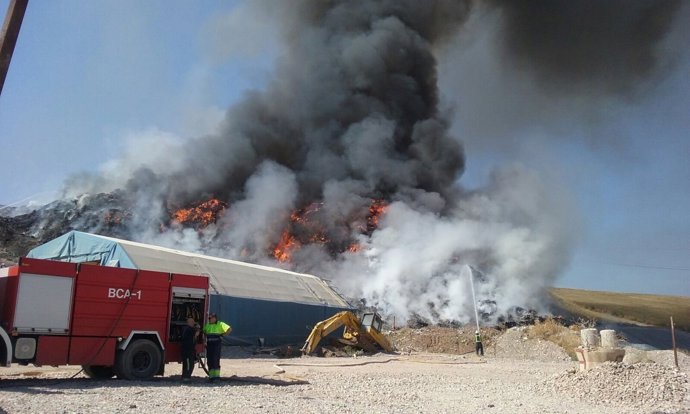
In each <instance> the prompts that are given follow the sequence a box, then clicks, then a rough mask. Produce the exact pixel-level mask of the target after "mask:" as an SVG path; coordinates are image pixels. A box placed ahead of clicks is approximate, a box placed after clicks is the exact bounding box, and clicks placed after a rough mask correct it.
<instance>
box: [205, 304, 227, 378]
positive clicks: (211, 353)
mask: <svg viewBox="0 0 690 414" xmlns="http://www.w3.org/2000/svg"><path fill="white" fill-rule="evenodd" d="M231 331H232V327H230V325H228V324H226V323H224V322H221V321H219V320H218V316H217V315H216V314H215V313H212V314H210V315H208V323H207V324H206V325H204V335H206V361H207V363H208V378H209V380H211V381H216V380H217V379H218V378H220V348H221V344H222V342H221V337H223V336H226V335H228V334H230V332H231Z"/></svg>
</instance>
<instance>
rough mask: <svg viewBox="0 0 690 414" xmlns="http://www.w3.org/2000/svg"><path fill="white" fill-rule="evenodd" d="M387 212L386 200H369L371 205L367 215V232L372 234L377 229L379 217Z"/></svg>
mask: <svg viewBox="0 0 690 414" xmlns="http://www.w3.org/2000/svg"><path fill="white" fill-rule="evenodd" d="M386 210H388V203H387V202H386V200H382V199H374V200H371V205H370V206H369V215H368V216H367V231H368V232H370V233H371V232H373V231H374V230H376V229H377V228H378V227H379V221H380V220H381V216H382V215H384V214H385V213H386Z"/></svg>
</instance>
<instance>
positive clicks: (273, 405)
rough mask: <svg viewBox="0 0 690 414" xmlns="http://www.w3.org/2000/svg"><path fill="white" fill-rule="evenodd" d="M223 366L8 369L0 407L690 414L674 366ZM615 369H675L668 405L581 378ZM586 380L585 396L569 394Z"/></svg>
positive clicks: (448, 360) (473, 360) (415, 361)
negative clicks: (141, 375)
mask: <svg viewBox="0 0 690 414" xmlns="http://www.w3.org/2000/svg"><path fill="white" fill-rule="evenodd" d="M222 367H223V375H224V376H225V378H224V380H223V381H222V382H220V383H216V384H209V383H208V382H207V381H206V380H205V379H204V378H202V374H203V372H202V371H201V370H200V369H196V370H195V373H194V375H195V378H193V380H192V382H190V383H186V384H182V383H181V382H180V381H179V374H180V365H179V364H169V365H168V366H167V367H166V376H165V377H163V378H157V379H155V380H153V381H147V382H130V381H121V380H115V379H113V380H107V381H95V380H91V379H88V378H84V377H83V376H81V375H80V376H78V377H76V378H73V379H69V377H71V376H72V375H74V374H75V373H77V372H78V371H79V369H78V368H77V367H67V368H55V369H49V368H40V369H36V368H31V367H22V368H8V369H5V371H2V373H0V407H2V409H3V410H4V411H5V412H8V413H37V412H41V413H115V412H117V413H142V412H146V413H159V412H161V413H162V412H165V413H195V412H208V411H212V412H213V411H215V410H222V411H223V412H243V413H262V414H265V413H291V412H300V413H324V412H339V413H462V412H484V413H491V412H496V413H603V412H607V413H614V412H615V413H652V412H688V413H690V400H689V399H688V397H687V394H688V392H687V391H688V390H687V388H688V384H687V376H686V375H685V374H684V373H682V372H681V373H678V372H677V371H675V370H669V371H663V372H662V371H658V372H657V371H654V370H650V369H637V370H622V371H621V370H620V369H609V370H608V371H605V372H604V371H602V372H597V373H595V374H593V375H589V376H588V374H583V373H575V370H574V369H575V367H576V363H574V362H572V361H562V360H561V361H558V362H545V361H528V360H515V359H508V358H497V357H491V356H487V357H486V358H478V357H475V356H474V355H470V356H458V355H445V354H414V353H413V354H406V355H375V356H370V357H358V358H316V357H303V358H295V359H272V358H238V359H235V358H233V359H223V361H222ZM659 367H660V368H663V369H666V368H667V367H665V366H662V365H661V364H659ZM617 370H618V371H621V372H624V373H625V375H626V376H627V377H626V378H629V377H630V376H634V375H636V373H638V372H639V373H642V374H644V375H648V376H651V377H654V376H658V375H661V376H664V375H667V374H668V375H671V376H672V377H673V378H671V377H669V378H666V379H665V381H666V382H665V384H671V385H672V388H673V389H672V390H671V391H668V392H666V393H661V394H660V395H662V397H664V398H666V399H668V401H666V400H664V401H659V400H657V399H655V398H654V396H653V395H652V394H650V395H639V398H638V397H637V394H631V395H635V404H629V401H625V400H623V401H621V400H620V399H615V398H610V399H606V398H604V397H601V396H600V395H598V394H597V389H596V388H597V387H595V386H593V385H592V383H591V381H590V382H589V383H588V382H587V381H588V379H587V378H588V377H591V378H592V381H597V383H599V382H600V383H601V387H604V388H605V387H607V381H608V380H607V375H615V374H616V373H615V372H614V371H617ZM22 373H23V374H22ZM669 373H671V374H669ZM658 379H659V378H658V377H657V380H658ZM646 380H647V379H646V378H641V379H639V378H638V379H637V380H636V381H638V382H639V381H646ZM626 381H627V380H626ZM582 383H588V392H587V393H576V392H573V391H574V388H573V387H577V386H578V384H582ZM636 383H637V382H635V384H636ZM573 384H574V385H573ZM611 384H613V386H617V385H616V384H618V383H617V382H615V381H613V382H611ZM656 391H657V394H658V390H656ZM610 392H615V390H611V389H608V391H607V393H610ZM628 392H634V390H633V391H630V390H628ZM607 393H603V394H602V395H604V396H605V395H607Z"/></svg>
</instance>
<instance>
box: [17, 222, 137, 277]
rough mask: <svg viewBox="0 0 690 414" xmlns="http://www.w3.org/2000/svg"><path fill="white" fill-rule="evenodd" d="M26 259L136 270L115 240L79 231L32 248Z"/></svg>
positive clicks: (132, 262)
mask: <svg viewBox="0 0 690 414" xmlns="http://www.w3.org/2000/svg"><path fill="white" fill-rule="evenodd" d="M26 257H29V258H36V259H52V260H60V261H63V262H71V263H83V262H98V263H99V264H101V265H103V266H112V267H125V268H129V269H136V268H137V266H136V265H135V264H134V261H133V260H132V259H131V258H130V257H129V256H128V255H127V252H126V251H125V250H124V249H123V248H122V246H121V245H120V243H118V241H117V239H110V238H107V237H103V236H97V235H95V234H90V233H82V232H80V231H70V232H69V233H66V234H63V235H62V236H60V237H58V238H56V239H53V240H51V241H49V242H47V243H45V244H42V245H40V246H37V247H34V248H33V249H32V250H31V251H30V252H29V253H28V254H27V255H26Z"/></svg>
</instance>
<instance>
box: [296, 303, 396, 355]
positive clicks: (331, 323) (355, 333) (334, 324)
mask: <svg viewBox="0 0 690 414" xmlns="http://www.w3.org/2000/svg"><path fill="white" fill-rule="evenodd" d="M363 321H364V322H365V323H364V324H362V323H361V322H360V321H359V319H357V316H355V314H354V313H352V312H350V311H342V312H338V313H336V314H335V315H333V316H331V317H330V318H328V319H326V320H323V321H321V322H319V323H317V324H316V325H315V326H314V329H312V331H311V333H310V334H309V337H308V338H307V340H306V342H305V343H304V346H303V347H302V352H303V353H304V354H305V355H309V354H311V353H313V352H314V351H315V350H316V347H318V346H319V342H321V340H322V339H323V338H324V337H325V336H328V335H329V334H330V333H332V332H334V331H335V330H336V329H338V328H340V327H341V326H345V333H344V335H343V336H344V337H345V338H346V339H354V340H356V341H357V342H358V344H359V345H360V346H361V347H364V348H365V349H367V350H369V351H372V350H375V347H374V346H373V343H376V344H378V346H380V347H381V348H382V349H383V350H384V351H386V352H391V351H392V350H393V346H392V345H391V344H390V342H388V339H386V337H385V336H384V335H383V334H382V333H381V332H380V329H381V326H380V325H381V324H382V322H381V319H380V317H378V315H376V314H373V313H371V314H365V315H364V318H363ZM363 325H364V326H363Z"/></svg>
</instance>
